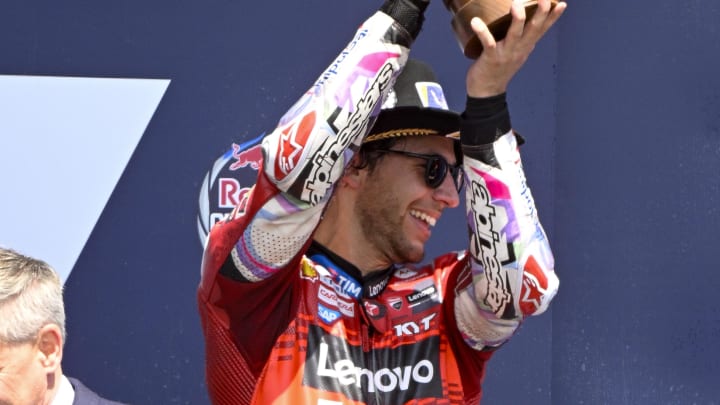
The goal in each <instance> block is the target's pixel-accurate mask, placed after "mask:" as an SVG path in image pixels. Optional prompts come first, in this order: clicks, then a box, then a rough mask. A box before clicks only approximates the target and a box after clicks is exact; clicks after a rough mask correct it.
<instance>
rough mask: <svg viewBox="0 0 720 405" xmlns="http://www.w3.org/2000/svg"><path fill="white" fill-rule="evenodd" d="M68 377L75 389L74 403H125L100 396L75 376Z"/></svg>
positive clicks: (80, 404)
mask: <svg viewBox="0 0 720 405" xmlns="http://www.w3.org/2000/svg"><path fill="white" fill-rule="evenodd" d="M67 379H68V380H70V384H72V386H73V389H75V400H74V401H73V403H72V405H125V404H122V403H120V402H115V401H109V400H107V399H104V398H100V396H98V394H96V393H94V392H92V391H90V388H88V387H86V386H85V385H84V384H83V383H81V382H80V381H79V380H77V379H75V378H71V377H68V378H67Z"/></svg>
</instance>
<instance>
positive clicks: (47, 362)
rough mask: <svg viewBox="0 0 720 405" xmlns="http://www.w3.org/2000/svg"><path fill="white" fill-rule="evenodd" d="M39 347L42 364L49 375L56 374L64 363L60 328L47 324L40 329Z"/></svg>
mask: <svg viewBox="0 0 720 405" xmlns="http://www.w3.org/2000/svg"><path fill="white" fill-rule="evenodd" d="M37 346H38V357H39V360H40V364H41V365H42V366H43V368H45V370H46V371H47V372H48V373H54V372H55V370H57V369H58V368H59V367H60V362H61V361H62V351H63V337H62V332H61V331H60V327H59V326H57V325H55V324H47V325H45V326H43V327H42V328H40V332H39V333H38V340H37Z"/></svg>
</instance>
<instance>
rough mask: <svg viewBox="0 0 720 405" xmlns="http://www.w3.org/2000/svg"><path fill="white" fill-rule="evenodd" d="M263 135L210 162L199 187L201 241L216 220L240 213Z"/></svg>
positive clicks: (255, 169) (257, 167)
mask: <svg viewBox="0 0 720 405" xmlns="http://www.w3.org/2000/svg"><path fill="white" fill-rule="evenodd" d="M263 136H264V134H261V135H259V136H257V137H256V138H254V139H252V140H250V141H248V142H244V143H240V144H236V143H233V144H232V148H231V149H230V150H227V151H226V152H225V153H224V154H223V155H222V156H221V157H220V158H218V159H217V160H216V161H215V163H214V164H213V166H212V168H211V169H210V170H209V171H208V172H207V174H206V175H205V179H204V180H203V184H202V187H201V189H200V199H199V210H198V216H197V223H198V234H199V236H200V240H201V241H202V242H203V243H204V241H205V239H206V238H207V235H208V233H209V232H210V229H211V228H212V227H213V226H214V225H215V223H217V222H218V221H222V220H224V219H225V218H228V216H229V217H230V218H235V217H237V216H239V215H242V214H243V212H244V210H245V206H246V205H247V201H248V198H249V196H250V190H251V189H252V186H253V184H255V180H256V179H257V173H258V170H260V167H262V162H263V155H262V146H261V140H262V137H263Z"/></svg>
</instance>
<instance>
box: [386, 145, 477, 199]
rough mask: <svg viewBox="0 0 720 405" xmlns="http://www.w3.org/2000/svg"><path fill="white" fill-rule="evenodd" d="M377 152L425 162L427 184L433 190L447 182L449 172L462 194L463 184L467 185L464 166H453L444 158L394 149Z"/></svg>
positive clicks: (456, 187)
mask: <svg viewBox="0 0 720 405" xmlns="http://www.w3.org/2000/svg"><path fill="white" fill-rule="evenodd" d="M376 152H381V153H385V152H389V153H397V154H398V155H403V156H409V157H414V158H418V159H423V160H425V183H427V185H428V186H430V187H431V188H438V187H440V185H441V184H442V182H443V180H445V176H447V173H448V171H450V175H451V176H452V180H453V183H454V184H455V189H456V190H457V191H458V193H459V192H460V189H462V186H463V184H465V172H464V171H463V168H462V166H451V165H450V163H448V161H447V160H445V158H444V157H442V156H440V155H425V154H422V153H413V152H405V151H402V150H394V149H378V150H376Z"/></svg>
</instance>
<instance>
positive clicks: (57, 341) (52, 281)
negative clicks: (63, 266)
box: [0, 247, 120, 405]
mask: <svg viewBox="0 0 720 405" xmlns="http://www.w3.org/2000/svg"><path fill="white" fill-rule="evenodd" d="M65 336H66V335H65V305H64V303H63V294H62V285H61V283H60V279H59V278H58V275H57V273H55V271H54V270H53V269H52V267H50V266H49V265H48V264H47V263H45V262H43V261H42V260H37V259H34V258H32V257H28V256H25V255H22V254H20V253H18V252H16V251H14V250H11V249H6V248H2V247H0V405H113V404H116V405H117V404H120V403H119V402H114V401H108V400H106V399H103V398H101V397H99V396H98V395H97V394H95V393H94V392H92V391H91V390H90V389H88V388H87V387H85V385H83V384H82V383H81V382H80V381H78V380H77V379H74V378H69V377H66V376H65V375H63V372H62V366H61V362H62V358H63V345H64V343H65Z"/></svg>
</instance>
